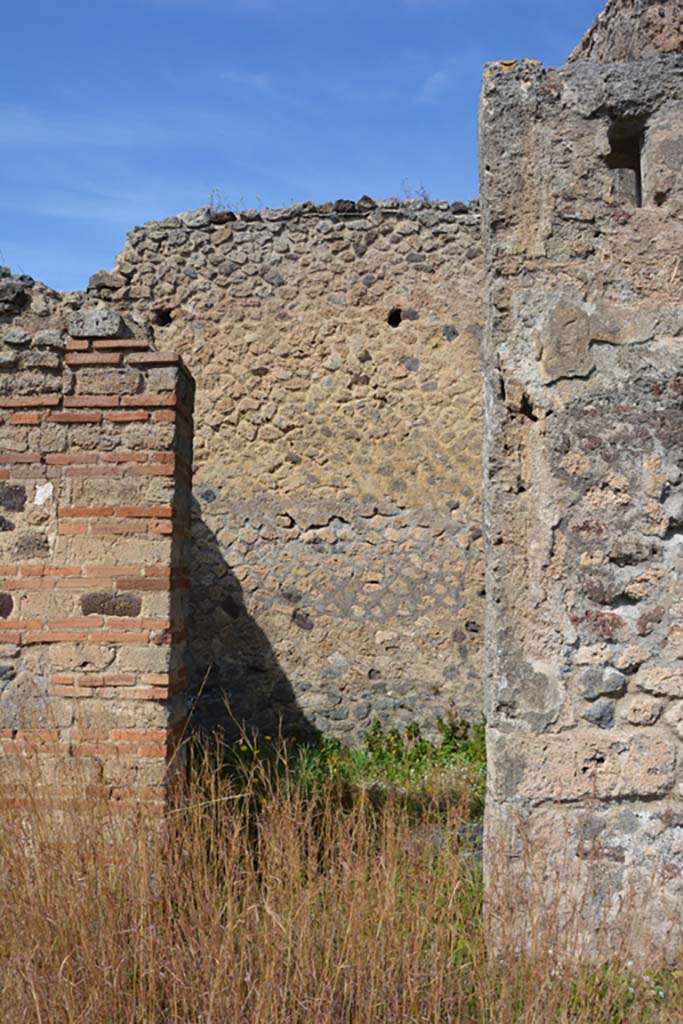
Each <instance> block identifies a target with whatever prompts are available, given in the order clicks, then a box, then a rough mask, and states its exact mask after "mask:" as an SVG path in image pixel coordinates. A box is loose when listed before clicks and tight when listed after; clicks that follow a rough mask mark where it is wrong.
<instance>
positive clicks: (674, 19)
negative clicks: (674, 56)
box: [569, 0, 683, 64]
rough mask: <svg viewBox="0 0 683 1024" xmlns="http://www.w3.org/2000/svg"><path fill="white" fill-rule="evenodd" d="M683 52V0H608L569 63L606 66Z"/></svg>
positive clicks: (571, 55) (570, 57)
mask: <svg viewBox="0 0 683 1024" xmlns="http://www.w3.org/2000/svg"><path fill="white" fill-rule="evenodd" d="M682 51H683V0H609V3H608V4H607V6H606V7H605V10H604V11H602V12H601V13H600V14H599V15H598V17H597V18H596V20H595V23H594V24H593V26H592V27H591V28H590V29H589V30H588V32H586V34H585V36H584V37H583V39H582V40H581V42H580V43H579V45H578V46H577V47H576V49H575V50H574V51H573V52H572V53H571V54H570V56H569V61H570V62H571V61H575V60H591V61H599V62H600V63H603V64H610V63H614V62H617V61H636V60H642V59H643V58H644V57H653V56H655V55H656V54H659V53H681V52H682Z"/></svg>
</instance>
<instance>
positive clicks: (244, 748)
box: [240, 743, 249, 750]
mask: <svg viewBox="0 0 683 1024" xmlns="http://www.w3.org/2000/svg"><path fill="white" fill-rule="evenodd" d="M240 750H249V747H248V746H247V745H246V744H245V743H243V744H242V746H241V747H240Z"/></svg>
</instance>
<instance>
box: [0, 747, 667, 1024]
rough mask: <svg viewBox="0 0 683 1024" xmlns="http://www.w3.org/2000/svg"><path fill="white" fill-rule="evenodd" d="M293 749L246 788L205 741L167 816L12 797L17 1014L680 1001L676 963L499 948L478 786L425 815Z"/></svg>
mask: <svg viewBox="0 0 683 1024" xmlns="http://www.w3.org/2000/svg"><path fill="white" fill-rule="evenodd" d="M284 768H285V770H284V772H283V773H280V774H279V775H278V776H277V777H275V776H273V775H272V774H269V775H267V776H262V775H260V774H259V771H258V769H255V771H254V772H253V773H252V775H251V776H250V778H249V779H248V780H247V783H246V788H244V789H242V790H241V791H237V790H236V788H235V785H234V781H231V780H230V779H229V778H227V777H226V776H225V775H224V774H223V773H222V772H221V771H220V769H219V768H218V767H217V766H216V765H215V764H214V763H213V762H212V760H211V758H210V757H208V756H207V757H206V758H205V759H204V760H203V762H202V763H201V764H200V765H199V766H198V767H197V768H196V770H195V771H194V772H193V773H192V775H191V777H190V779H189V781H186V782H184V783H183V784H182V785H180V786H179V791H178V794H177V797H176V802H175V806H174V807H173V808H172V809H171V810H170V812H169V813H168V814H167V816H166V818H165V819H164V820H163V821H161V820H159V819H157V818H154V817H152V818H149V819H148V818H147V816H146V815H145V812H144V809H143V810H140V811H139V812H138V813H137V815H135V814H133V813H131V811H130V809H128V811H126V812H125V813H123V812H122V811H121V810H120V809H117V808H115V807H114V806H112V805H111V804H108V803H107V802H106V801H105V800H104V799H101V798H98V797H91V798H90V799H89V800H88V801H87V802H85V801H84V800H83V799H82V798H81V799H75V798H74V799H72V800H70V801H69V800H66V801H65V802H64V804H63V806H62V807H61V808H60V809H59V810H58V811H51V812H48V811H47V810H46V808H45V806H44V805H41V803H40V802H38V801H37V800H35V799H31V795H30V793H28V792H27V793H26V794H25V796H26V799H25V800H24V801H22V802H21V804H18V805H17V807H16V808H15V809H14V810H13V811H11V812H10V813H7V812H4V817H3V821H2V832H1V834H0V921H1V926H0V1020H2V1022H3V1024H23V1022H37V1024H227V1022H231V1021H239V1022H241V1024H285V1022H286V1024H346V1022H348V1024H374V1022H377V1024H413V1022H414V1024H418V1022H419V1024H422V1022H424V1024H447V1022H453V1024H456V1022H457V1024H468V1022H482V1024H483V1022H490V1024H518V1022H523V1024H531V1022H538V1024H546V1022H548V1024H550V1022H561V1024H570V1022H572V1024H602V1022H609V1021H624V1022H626V1021H628V1022H631V1021H634V1022H639V1021H642V1022H645V1021H660V1020H661V1021H672V1022H673V1021H675V1020H683V1013H682V1012H681V1008H682V1007H683V992H682V991H681V990H680V988H679V987H677V980H676V976H675V975H674V974H670V975H667V977H666V981H664V980H661V978H659V977H655V978H654V980H653V977H651V978H649V979H648V980H647V981H643V980H642V979H640V978H636V977H635V976H634V975H633V972H630V971H629V970H628V968H627V966H626V965H625V964H624V963H619V962H617V963H613V964H612V965H611V966H607V967H603V968H600V969H599V970H598V969H596V968H595V967H594V966H586V967H585V968H580V967H577V966H576V963H575V962H574V963H572V962H571V958H569V957H560V956H557V955H555V953H554V951H553V950H551V949H549V948H548V946H547V945H544V943H545V942H546V937H544V936H543V935H542V934H540V933H539V936H538V937H537V939H536V940H535V944H532V947H531V948H526V949H525V950H522V949H521V946H520V944H519V943H518V942H515V937H514V935H509V936H505V940H506V941H504V942H503V943H502V947H503V954H502V955H500V948H501V943H498V955H496V956H488V955H487V949H486V941H485V938H486V931H485V926H484V917H483V913H482V895H481V880H480V869H479V865H478V862H477V858H476V855H475V852H473V850H472V848H471V846H470V845H469V843H468V840H467V839H466V838H463V837H466V836H467V834H468V830H467V821H466V811H464V810H463V808H465V807H466V806H467V801H466V800H465V801H464V802H463V805H462V807H461V806H452V807H450V808H448V809H446V810H445V811H444V808H443V803H442V801H438V802H437V803H436V804H435V805H434V807H432V808H430V807H429V806H425V807H424V808H423V810H422V812H421V813H420V814H416V811H415V807H414V806H413V805H411V803H410V801H409V800H406V798H405V793H400V792H399V793H396V794H392V793H391V792H388V794H386V795H385V798H384V799H383V800H382V801H381V802H380V803H379V804H378V803H377V802H376V801H373V800H372V799H371V797H370V795H369V794H368V792H367V791H365V790H364V789H363V787H362V786H359V787H358V788H357V790H356V792H355V796H354V799H353V800H352V801H349V800H348V794H346V796H345V797H344V799H342V798H341V796H340V793H339V789H338V787H337V786H335V784H334V781H329V782H327V783H321V784H320V785H319V786H318V788H317V789H316V790H315V791H313V792H311V791H310V789H304V788H302V787H301V786H298V785H297V784H296V780H294V779H292V778H290V777H288V774H287V770H286V757H285V758H284ZM504 883H505V880H504V878H503V877H501V878H500V879H498V884H499V886H503V887H504ZM497 927H498V928H499V929H503V933H504V929H505V927H506V925H505V922H504V921H498V923H497ZM499 937H500V936H499ZM660 989H661V990H662V991H664V996H663V997H662V996H661V995H659V994H658V993H659V990H660ZM676 1013H678V1017H676V1016H675V1014H676Z"/></svg>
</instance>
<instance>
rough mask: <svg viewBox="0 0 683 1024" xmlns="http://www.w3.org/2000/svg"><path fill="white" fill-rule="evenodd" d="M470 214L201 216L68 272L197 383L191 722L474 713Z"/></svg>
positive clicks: (391, 210) (347, 208)
mask: <svg viewBox="0 0 683 1024" xmlns="http://www.w3.org/2000/svg"><path fill="white" fill-rule="evenodd" d="M479 231H480V227H479V215H478V209H477V205H476V204H473V205H472V206H470V207H469V208H468V207H465V206H463V205H462V204H452V205H449V204H448V203H422V202H418V201H411V202H406V203H399V202H398V201H396V200H389V201H380V202H377V203H375V202H373V201H372V200H368V199H363V200H361V201H359V202H358V203H353V202H347V201H339V202H337V203H334V204H331V203H330V204H327V205H326V206H324V207H314V206H313V205H312V204H310V203H307V204H303V205H301V206H298V207H292V208H290V209H286V210H263V211H260V212H259V211H254V210H252V211H244V212H242V213H241V214H239V215H238V216H235V215H234V214H232V213H229V212H227V211H212V210H209V209H202V210H198V211H193V212H191V213H189V214H182V215H181V216H179V217H173V218H171V219H169V220H166V221H163V222H161V223H156V224H148V225H146V226H145V227H144V228H136V229H135V230H133V231H132V232H131V233H130V235H129V237H128V242H127V244H126V247H125V249H124V250H123V252H122V253H121V254H120V256H119V257H118V258H117V260H116V265H115V267H114V269H113V271H110V272H100V273H97V274H95V275H94V277H93V278H92V280H91V282H90V287H89V294H88V297H87V301H88V303H90V304H93V303H98V304H100V305H101V306H103V307H105V306H106V307H109V306H113V307H115V308H117V309H123V310H127V311H129V312H131V313H134V314H135V315H136V316H138V317H139V318H140V319H141V320H145V321H146V322H149V323H150V324H151V325H152V329H153V331H154V339H155V343H156V344H157V346H158V347H159V348H161V349H164V350H166V349H169V348H170V349H172V350H174V351H175V350H177V351H179V352H181V353H182V355H183V356H184V358H185V359H186V361H187V362H188V364H189V365H190V366H191V367H192V371H193V373H194V374H195V376H196V378H197V385H198V405H197V416H196V439H195V485H194V498H195V508H194V526H193V555H192V613H191V619H190V658H189V666H190V672H191V678H192V684H193V687H194V690H195V692H197V691H199V690H200V689H201V699H200V700H199V702H198V705H197V708H196V711H195V721H197V722H199V723H201V724H203V725H204V726H205V727H207V728H209V729H213V728H215V727H217V726H225V727H227V728H230V727H231V725H233V723H232V722H231V716H232V717H234V719H236V720H237V721H238V722H243V723H246V724H247V726H248V727H250V728H257V729H258V728H260V729H262V730H265V731H266V732H274V731H275V730H277V729H278V728H279V723H282V726H283V728H284V729H285V731H288V732H292V731H294V732H296V731H298V732H301V733H306V734H310V733H311V732H314V731H316V730H320V731H322V732H325V733H331V734H334V735H338V736H340V737H344V738H345V739H348V740H350V739H354V738H356V739H357V738H359V735H360V733H361V731H362V730H363V729H364V728H366V727H367V726H368V724H369V722H370V720H371V718H373V717H378V718H380V720H381V721H382V722H383V723H385V724H386V725H397V726H404V725H405V724H407V723H408V722H409V721H410V720H412V719H417V720H418V721H419V722H420V723H421V724H422V725H423V726H425V727H426V729H427V730H428V731H431V732H433V731H434V730H435V721H436V718H437V716H438V715H443V714H445V713H447V712H448V711H449V709H455V710H457V711H458V712H460V713H464V714H465V715H467V716H468V717H470V718H475V717H479V715H480V714H481V707H482V684H481V665H480V652H481V646H482V640H483V617H484V616H483V607H484V600H483V559H482V541H481V528H480V517H481V509H480V490H481V485H480V474H481V469H480V466H481V456H480V447H481V377H480V368H479V344H480V333H481V325H482V323H483V315H482V309H483V298H482V296H483V260H482V254H481V247H480V242H479ZM226 703H227V704H228V705H229V711H226Z"/></svg>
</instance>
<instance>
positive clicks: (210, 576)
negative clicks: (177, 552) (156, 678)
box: [188, 499, 319, 741]
mask: <svg viewBox="0 0 683 1024" xmlns="http://www.w3.org/2000/svg"><path fill="white" fill-rule="evenodd" d="M188 669H189V676H190V697H191V700H192V713H191V721H192V725H193V728H194V729H195V730H196V731H199V732H201V733H203V734H204V735H208V736H215V735H216V734H222V735H223V736H225V738H226V739H227V740H229V741H230V740H234V739H236V738H237V736H238V735H239V733H240V731H241V730H244V731H246V733H247V734H248V735H252V736H255V737H257V736H259V735H263V734H266V735H270V736H277V735H279V734H282V735H283V736H286V737H291V738H296V739H299V740H313V739H316V738H317V737H318V735H319V733H318V730H317V729H316V728H315V727H314V726H313V725H311V723H310V722H308V721H307V719H306V718H305V716H304V714H303V712H302V711H301V709H300V708H299V707H298V705H297V702H296V697H295V694H294V690H293V688H292V686H291V683H290V682H289V680H288V679H287V676H286V675H285V672H284V671H283V669H282V667H281V666H280V664H279V662H278V660H277V657H276V655H275V652H274V650H273V648H272V647H271V645H270V643H269V641H268V638H267V636H266V635H265V633H264V632H263V630H262V629H261V628H260V626H258V625H257V623H256V622H255V621H254V619H253V618H252V617H251V616H250V615H249V614H248V612H247V610H246V607H245V604H244V595H243V591H242V586H241V584H240V582H239V580H238V579H237V577H236V576H235V575H234V573H233V572H232V570H231V568H230V566H229V565H228V564H227V562H226V561H225V559H224V557H223V555H222V554H221V550H220V545H219V543H218V541H217V539H216V537H215V535H214V533H213V532H212V531H211V530H210V529H209V527H208V526H207V525H206V523H205V522H204V521H203V519H202V515H201V509H200V506H199V504H198V503H197V501H195V500H194V499H193V500H192V550H191V561H190V614H189V637H188Z"/></svg>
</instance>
